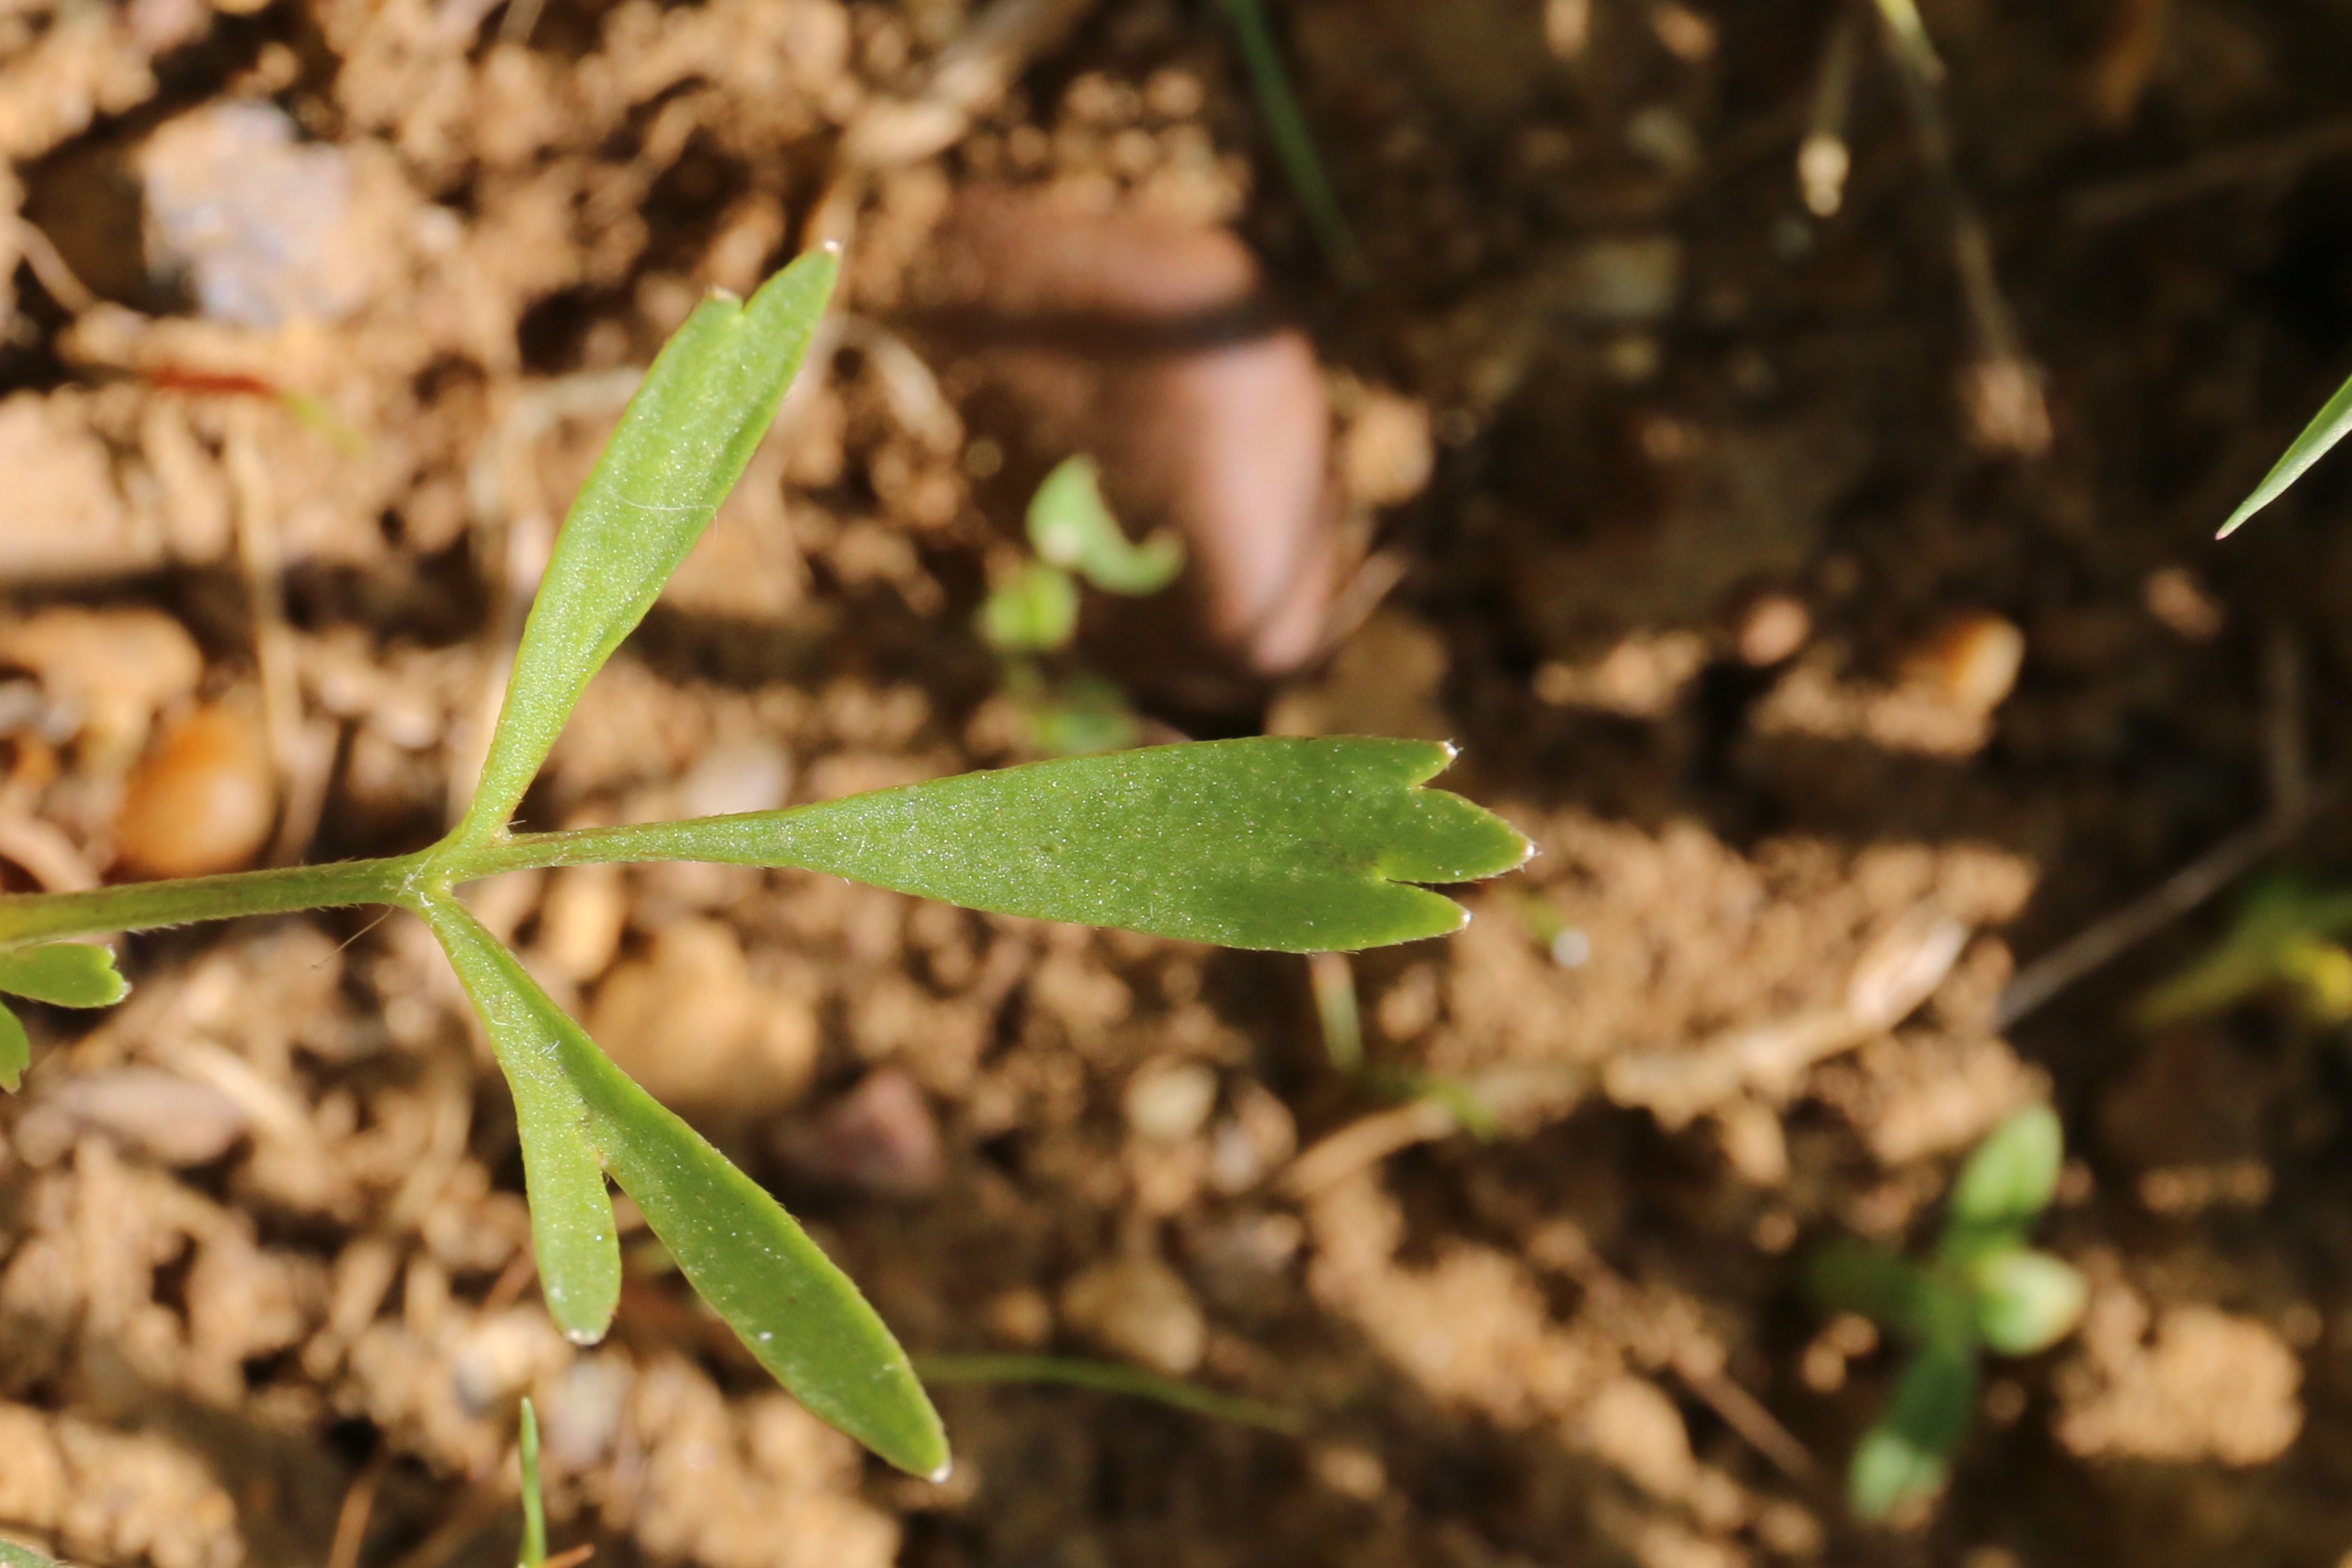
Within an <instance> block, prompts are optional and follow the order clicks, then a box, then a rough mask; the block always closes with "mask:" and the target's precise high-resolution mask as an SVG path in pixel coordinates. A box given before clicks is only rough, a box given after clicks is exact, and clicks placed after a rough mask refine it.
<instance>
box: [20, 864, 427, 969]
mask: <svg viewBox="0 0 2352 1568" xmlns="http://www.w3.org/2000/svg"><path fill="white" fill-rule="evenodd" d="M428 853H429V852H428ZM425 860H426V856H425V855H403V856H398V857H394V858H390V859H383V860H345V861H341V862H340V863H338V864H335V865H331V866H289V867H286V868H282V869H278V870H270V871H236V872H231V873H229V874H227V875H226V876H220V877H191V878H187V879H184V880H181V881H176V882H131V883H126V884H124V885H123V886H121V887H119V888H93V889H90V890H89V891H88V892H82V893H10V894H5V895H0V947H17V946H21V945H23V944H24V943H26V942H53V941H56V940H58V939H59V938H63V937H76V936H103V935H106V934H108V933H110V932H112V931H152V930H154V929H155V928H157V927H159V926H176V925H187V924H190V923H192V922H194V921H217V920H229V919H232V918H234V917H236V916H238V915H277V914H286V913H289V912H290V911H292V910H320V909H331V908H336V907H340V906H342V905H347V904H391V903H399V902H402V901H404V895H405V894H406V893H407V892H408V890H409V889H411V888H412V887H414V886H415V885H416V883H417V880H418V873H419V872H420V871H421V870H422V869H423V868H424V867H425Z"/></svg>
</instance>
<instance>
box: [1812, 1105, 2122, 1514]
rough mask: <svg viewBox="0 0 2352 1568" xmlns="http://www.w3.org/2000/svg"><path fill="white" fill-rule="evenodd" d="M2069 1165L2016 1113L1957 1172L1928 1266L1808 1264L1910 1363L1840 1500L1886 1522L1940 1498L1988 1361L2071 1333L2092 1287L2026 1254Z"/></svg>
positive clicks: (1834, 1250) (1871, 1251) (1842, 1303)
mask: <svg viewBox="0 0 2352 1568" xmlns="http://www.w3.org/2000/svg"><path fill="white" fill-rule="evenodd" d="M2064 1158H2065V1142H2064V1135H2063V1131H2061V1130H2060V1128H2059V1125H2058V1117H2057V1113H2056V1112H2054V1111H2053V1110H2051V1109H2050V1108H2049V1107H2048V1106H2046V1105H2035V1106H2029V1107H2027V1108H2026V1109H2025V1110H2021V1111H2018V1112H2016V1113H2015V1114H2014V1115H2012V1116H2011V1117H2010V1118H2009V1119H2008V1120H2007V1121H2003V1122H2002V1123H2001V1124H2000V1126H1998V1127H1996V1128H1994V1129H1993V1130H1992V1131H1991V1132H1990V1134H1989V1135H1987V1137H1986V1138H1985V1141H1984V1142H1982V1143H1980V1144H1979V1145H1978V1146H1977V1150H1976V1152H1974V1153H1973V1154H1970V1155H1969V1161H1968V1163H1967V1164H1965V1165H1963V1166H1962V1167H1961V1168H1960V1174H1959V1179H1958V1181H1956V1182H1954V1183H1953V1184H1952V1195H1951V1199H1950V1202H1949V1204H1948V1207H1947V1212H1946V1215H1945V1218H1944V1234H1943V1236H1942V1237H1941V1238H1940V1239H1939V1240H1938V1241H1937V1244H1936V1250H1935V1253H1934V1255H1933V1256H1932V1257H1930V1258H1927V1259H1925V1260H1923V1261H1920V1262H1914V1261H1912V1260H1911V1259H1909V1258H1901V1257H1898V1256H1896V1255H1895V1254H1894V1253H1891V1252H1882V1251H1880V1250H1878V1249H1877V1248H1875V1247H1862V1246H1856V1245H1846V1246H1839V1247H1831V1248H1829V1249H1828V1250H1826V1251H1824V1252H1823V1253H1822V1255H1821V1256H1819V1257H1818V1258H1814V1259H1813V1289H1814V1292H1815V1293H1816V1294H1817V1295H1819V1296H1820V1297H1821V1298H1822V1300H1823V1301H1824V1302H1825V1303H1826V1304H1828V1305H1830V1306H1832V1307H1835V1308H1839V1309H1842V1310H1845V1311H1850V1312H1859V1313H1861V1314H1862V1315H1863V1316H1864V1317H1866V1318H1869V1319H1871V1320H1872V1321H1874V1322H1876V1323H1877V1324H1878V1325H1879V1327H1881V1328H1883V1329H1885V1330H1887V1331H1890V1332H1892V1333H1894V1334H1895V1335H1897V1336H1899V1337H1900V1338H1902V1339H1904V1340H1905V1341H1906V1342H1909V1343H1910V1345H1911V1347H1912V1354H1911V1360H1910V1363H1909V1364H1907V1365H1906V1367H1905V1368H1904V1370H1903V1375H1902V1376H1901V1377H1900V1378H1899V1379H1897V1380H1896V1382H1895V1393H1894V1396H1893V1397H1892V1398H1890V1399H1889V1400H1888V1401H1887V1403H1886V1409H1885V1411H1884V1412H1883V1413H1881V1415H1879V1417H1878V1419H1877V1420H1876V1421H1874V1422H1873V1423H1872V1424H1871V1426H1870V1429H1869V1430H1868V1431H1866V1432H1864V1434H1863V1435H1862V1441H1861V1442H1860V1443H1859V1444H1857V1445H1855V1447H1854V1451H1853V1463H1852V1465H1851V1466H1850V1467H1849V1468H1848V1469H1847V1472H1846V1500H1847V1501H1848V1502H1850V1503H1851V1504H1852V1505H1853V1510H1854V1512H1856V1513H1858V1514H1860V1515H1861V1516H1862V1517H1863V1518H1864V1519H1873V1520H1876V1519H1885V1518H1887V1517H1889V1516H1890V1515H1894V1514H1897V1513H1902V1512H1905V1511H1906V1510H1910V1509H1912V1508H1914V1507H1916V1506H1919V1505H1922V1504H1924V1503H1926V1502H1927V1501H1928V1500H1931V1499H1933V1498H1934V1497H1935V1496H1936V1495H1937V1493H1939V1492H1941V1491H1942V1490H1943V1489H1944V1482H1945V1479H1946V1478H1947V1477H1948V1476H1949V1474H1950V1473H1951V1461H1952V1454H1953V1452H1954V1451H1955V1450H1956V1449H1958V1447H1959V1446H1960V1440H1961V1439H1962V1438H1964V1437H1966V1436H1968V1434H1969V1424H1970V1423H1971V1422H1972V1421H1973V1420H1974V1419H1975V1417H1976V1408H1977V1388H1978V1384H1979V1371H1978V1363H1979V1361H1980V1360H1981V1359H1982V1357H1983V1355H1984V1352H1987V1351H1990V1352H1993V1353H1995V1354H1997V1355H2033V1354H2036V1353H2038V1352H2042V1351H2045V1350H2048V1349H2049V1348H2050V1347H2051V1346H2052V1345H2054V1344H2056V1343H2057V1342H2059V1341H2060V1340H2063V1339H2064V1338H2065V1337H2066V1336H2067V1335H2068V1334H2070V1333H2072V1332H2074V1325H2075V1323H2076V1322H2078V1321H2080V1320H2081V1318H2082V1316H2083V1307H2084V1302H2085V1300H2087V1299H2088V1297H2089V1294H2090V1287H2089V1285H2088V1284H2087V1283H2086V1282H2085V1281H2084V1279H2083V1277H2082V1275H2080V1274H2078V1273H2076V1272H2075V1271H2074V1268H2072V1267H2071V1266H2069V1265H2068V1264H2066V1263H2065V1262H2063V1260H2061V1259H2059V1258H2053V1257H2051V1256H2050V1254H2048V1253H2046V1252H2037V1251H2035V1250H2034V1249H2033V1248H2032V1247H2031V1246H2029V1245H2028V1244H2027V1237H2029V1236H2030V1235H2031V1234H2032V1229H2033V1226H2034V1223H2035V1222H2036V1221H2037V1220H2039V1219H2040V1218H2041V1217H2042V1210H2043V1209H2045V1208H2047V1207H2049V1206H2050V1200H2051V1199H2052V1198H2053V1196H2055V1195H2056V1194H2057V1191H2058V1176H2059V1172H2060V1169H2061V1167H2062V1166H2063V1163H2064Z"/></svg>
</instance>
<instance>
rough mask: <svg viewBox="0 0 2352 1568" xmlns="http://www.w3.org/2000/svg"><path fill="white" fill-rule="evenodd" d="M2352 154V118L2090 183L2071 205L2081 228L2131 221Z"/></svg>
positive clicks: (2278, 180)
mask: <svg viewBox="0 0 2352 1568" xmlns="http://www.w3.org/2000/svg"><path fill="white" fill-rule="evenodd" d="M2347 156H2352V117H2347V118H2346V119H2342V120H2329V121H2322V122H2321V123H2319V124H2317V125H2314V126H2311V127H2309V128H2308V129H2306V130H2303V131H2296V132H2290V133H2289V134H2287V135H2284V136H2273V137H2270V138H2267V139H2265V140H2263V141H2261V142H2247V143H2246V144H2245V145H2243V146H2240V147H2229V148H2224V149H2223V150H2222V151H2221V152H2219V153H2206V154H2205V155H2204V156H2203V157H2201V158H2191V159H2189V161H2188V162H2187V163H2179V164H2176V165H2174V166H2173V167H2171V168H2169V169H2158V170H2156V171H2154V172H2153V173H2150V174H2132V175H2127V176H2126V177H2125V178H2123V179H2120V180H2109V181H2106V182H2105V183H2104V184H2095V185H2086V186H2084V188H2083V189H2081V190H2079V191H2077V192H2075V193H2074V195H2073V197H2071V198H2070V199H2069V200H2068V201H2067V203H2066V216H2067V218H2068V219H2069V221H2071V222H2072V223H2073V224H2074V226H2076V227H2077V228H2101V227H2105V226H2106V225H2108V224H2116V223H2128V222H2130V221H2131V220H2132V219H2134V218H2140V217H2146V216H2148V215H2149V214H2151V213H2159V212H2163V211H2164V210H2166V209H2167V208H2168V207H2177V206H2184V205H2187V204H2189V203H2190V202H2196V201H2202V200H2204V199H2205V198H2206V197H2208V196H2218V195H2225V194H2227V193H2228V192H2231V191H2234V190H2240V189H2242V188H2244V187H2245V186H2248V185H2264V184H2280V185H2283V184H2287V183H2289V182H2290V181H2293V180H2295V179H2299V178H2300V177H2302V175H2303V174H2304V173H2305V171H2306V170H2308V169H2309V168H2310V167H2311V166H2312V165H2313V164H2314V163H2326V162H2327V161H2328V160H2330V159H2334V158H2342V157H2347Z"/></svg>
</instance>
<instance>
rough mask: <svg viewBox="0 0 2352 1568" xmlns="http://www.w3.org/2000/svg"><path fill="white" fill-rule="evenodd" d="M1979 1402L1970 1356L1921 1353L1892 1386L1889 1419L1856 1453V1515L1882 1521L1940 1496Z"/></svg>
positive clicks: (1954, 1351)
mask: <svg viewBox="0 0 2352 1568" xmlns="http://www.w3.org/2000/svg"><path fill="white" fill-rule="evenodd" d="M1976 1400H1977V1358H1976V1354H1975V1352H1973V1351H1972V1350H1970V1349H1969V1348H1967V1347H1965V1346H1960V1345H1948V1344H1944V1345H1937V1344H1931V1345H1929V1346H1928V1347H1927V1349H1925V1350H1923V1351H1922V1352H1920V1353H1919V1355H1918V1357H1917V1359H1916V1360H1915V1361H1913V1362H1912V1363H1911V1364H1910V1365H1909V1366H1908V1367H1906V1368H1905V1369H1904V1373H1903V1376H1902V1379H1901V1380H1900V1381H1899V1382H1897V1383H1896V1384H1895V1396H1894V1397H1893V1398H1892V1399H1890V1400H1888V1401H1887V1405H1886V1411H1885V1414H1884V1415H1881V1416H1880V1417H1879V1418H1878V1421H1877V1422H1876V1424H1874V1426H1872V1427H1871V1428H1870V1430H1869V1431H1867V1432H1865V1433H1864V1434H1863V1438H1862V1441H1861V1442H1860V1443H1859V1444H1858V1445H1856V1446H1855V1448H1854V1451H1853V1464H1852V1466H1851V1467H1850V1468H1848V1470H1847V1472H1846V1498H1847V1500H1848V1501H1849V1502H1850V1503H1852V1504H1853V1511H1854V1512H1855V1513H1857V1514H1859V1515H1861V1516H1862V1517H1863V1518H1864V1519H1869V1520H1882V1519H1885V1518H1887V1517H1888V1516H1889V1515H1892V1514H1894V1513H1896V1512H1898V1511H1900V1510H1903V1509H1905V1508H1906V1507H1908V1506H1910V1505H1913V1504H1916V1503H1920V1502H1925V1501H1927V1500H1930V1499H1932V1498H1934V1497H1935V1496H1936V1494H1937V1493H1938V1492H1940V1491H1942V1490H1943V1489H1944V1483H1945V1481H1946V1479H1948V1477H1949V1476H1950V1474H1951V1461H1952V1454H1953V1451H1954V1450H1955V1449H1957V1448H1958V1447H1959V1446H1960V1439H1961V1438H1963V1437H1965V1436H1968V1431H1969V1418H1970V1417H1971V1416H1973V1415H1975V1414H1976Z"/></svg>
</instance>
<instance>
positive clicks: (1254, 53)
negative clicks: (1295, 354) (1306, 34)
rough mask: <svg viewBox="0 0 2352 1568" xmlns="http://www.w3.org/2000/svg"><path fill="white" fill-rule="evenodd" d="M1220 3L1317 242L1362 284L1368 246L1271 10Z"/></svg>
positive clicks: (1337, 268)
mask: <svg viewBox="0 0 2352 1568" xmlns="http://www.w3.org/2000/svg"><path fill="white" fill-rule="evenodd" d="M1217 3H1218V5H1219V7H1220V8H1221V9H1222V10H1223V12H1224V14H1225V19H1226V20H1227V21H1228V22H1230V23H1232V24H1233V28H1234V42H1235V44H1237V45H1238V46H1239V47H1240V49H1241V55H1242V64H1243V66H1244V68H1246V69H1247V70H1248V72H1249V79H1250V89H1251V90H1252V91H1253V92H1254V93H1255V94H1256V96H1257V103H1258V111H1259V112H1260V113H1261V114H1263V115H1265V131H1266V136H1267V137H1268V139H1269V140H1271V141H1272V142H1274V152H1275V156H1276V158H1277V159H1278V160H1280V162H1281V163H1282V172H1283V174H1284V175H1285V177H1286V178H1287V179H1288V180H1289V182H1290V188H1291V191H1292V193H1293V194H1294V195H1297V197H1298V205H1299V207H1300V208H1301V210H1303V211H1304V212H1305V214H1306V215H1307V227H1309V228H1311V229H1313V230H1314V231H1315V240H1316V243H1317V244H1318V245H1319V246H1321V247H1323V258H1324V259H1325V260H1326V261H1328V262H1329V263H1330V264H1331V270H1332V272H1333V273H1334V274H1335V275H1336V276H1337V277H1338V278H1339V281H1340V282H1342V283H1345V284H1347V285H1348V286H1349V287H1350V288H1355V287H1359V286H1360V285H1361V284H1362V283H1364V282H1365V280H1366V279H1369V278H1370V268H1369V267H1368V266H1367V265H1366V264H1365V261H1364V251H1363V247H1361V246H1360V245H1358V244H1357V243H1356V233H1355V230H1354V229H1352V228H1350V227H1349V225H1348V214H1347V211H1346V209H1345V208H1343V207H1341V206H1340V205H1339V194H1338V193H1337V192H1335V191H1334V190H1333V189H1332V188H1331V179H1330V176H1329V175H1328V174H1326V173H1325V172H1324V169H1323V158H1322V154H1320V153H1318V152H1317V151H1316V150H1315V133H1314V132H1312V131H1311V130H1309V129H1308V128H1307V114H1306V111H1305V110H1302V109H1300V108H1299V107H1298V95H1297V93H1295V92H1293V91H1292V90H1291V87H1290V73H1289V71H1288V70H1287V69H1286V68H1284V66H1283V63H1282V47H1281V45H1279V44H1277V43H1276V41H1275V37H1274V28H1273V26H1271V24H1269V23H1268V21H1267V19H1266V15H1265V7H1264V6H1263V5H1260V4H1259V3H1258V0H1217Z"/></svg>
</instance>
